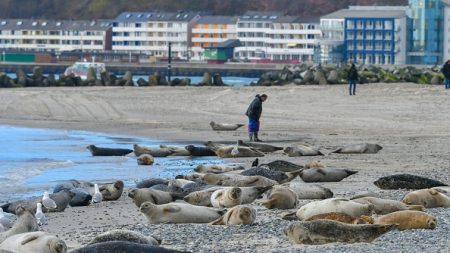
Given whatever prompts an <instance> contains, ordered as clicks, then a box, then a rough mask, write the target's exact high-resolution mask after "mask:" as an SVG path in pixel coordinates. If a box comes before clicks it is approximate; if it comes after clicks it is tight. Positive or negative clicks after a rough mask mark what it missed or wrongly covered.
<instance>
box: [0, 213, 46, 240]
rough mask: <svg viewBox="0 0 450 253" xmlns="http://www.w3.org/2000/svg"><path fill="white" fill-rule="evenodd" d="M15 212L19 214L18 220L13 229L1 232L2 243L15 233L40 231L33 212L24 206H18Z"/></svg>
mask: <svg viewBox="0 0 450 253" xmlns="http://www.w3.org/2000/svg"><path fill="white" fill-rule="evenodd" d="M15 213H16V215H17V221H16V222H15V223H14V225H13V226H12V228H11V229H9V230H7V231H6V232H3V233H0V243H2V242H3V241H5V240H6V238H8V237H11V236H13V235H17V234H22V233H28V232H34V231H38V229H39V225H38V223H37V220H36V218H35V217H34V214H33V213H32V212H30V211H29V210H28V209H25V208H24V207H23V206H17V208H16V210H15Z"/></svg>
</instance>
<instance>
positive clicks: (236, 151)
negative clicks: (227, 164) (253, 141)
mask: <svg viewBox="0 0 450 253" xmlns="http://www.w3.org/2000/svg"><path fill="white" fill-rule="evenodd" d="M237 154H239V141H238V142H236V146H234V148H233V150H231V155H232V156H235V155H237Z"/></svg>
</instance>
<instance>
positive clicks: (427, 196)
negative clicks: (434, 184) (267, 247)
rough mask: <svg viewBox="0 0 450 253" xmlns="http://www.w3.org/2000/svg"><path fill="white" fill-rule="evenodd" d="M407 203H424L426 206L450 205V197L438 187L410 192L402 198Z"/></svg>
mask: <svg viewBox="0 0 450 253" xmlns="http://www.w3.org/2000/svg"><path fill="white" fill-rule="evenodd" d="M402 202H403V203H405V204H407V205H422V206H424V207H426V208H435V207H450V198H449V197H447V195H445V194H443V193H441V192H440V191H439V190H437V189H422V190H417V191H413V192H410V193H408V194H406V196H405V197H404V198H403V200H402Z"/></svg>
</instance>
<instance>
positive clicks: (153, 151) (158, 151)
mask: <svg viewBox="0 0 450 253" xmlns="http://www.w3.org/2000/svg"><path fill="white" fill-rule="evenodd" d="M133 151H134V155H136V156H137V157H139V156H141V155H144V154H147V155H151V156H153V157H167V156H169V155H171V154H172V153H173V151H172V150H170V149H168V148H149V147H143V146H139V145H138V144H134V145H133Z"/></svg>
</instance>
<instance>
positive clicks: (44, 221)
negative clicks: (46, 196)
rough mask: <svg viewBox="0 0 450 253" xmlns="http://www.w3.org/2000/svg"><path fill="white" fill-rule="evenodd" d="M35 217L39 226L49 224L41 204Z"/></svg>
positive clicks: (38, 205) (37, 206) (37, 205)
mask: <svg viewBox="0 0 450 253" xmlns="http://www.w3.org/2000/svg"><path fill="white" fill-rule="evenodd" d="M34 217H36V221H37V223H38V225H39V226H42V225H45V224H47V218H46V217H45V214H44V213H43V212H42V204H41V203H37V204H36V214H35V215H34Z"/></svg>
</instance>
